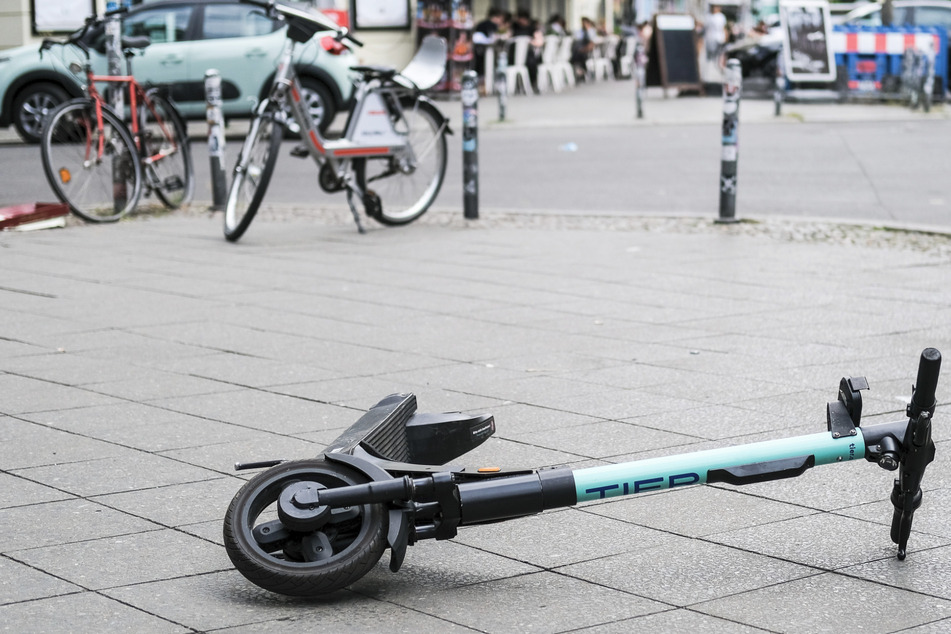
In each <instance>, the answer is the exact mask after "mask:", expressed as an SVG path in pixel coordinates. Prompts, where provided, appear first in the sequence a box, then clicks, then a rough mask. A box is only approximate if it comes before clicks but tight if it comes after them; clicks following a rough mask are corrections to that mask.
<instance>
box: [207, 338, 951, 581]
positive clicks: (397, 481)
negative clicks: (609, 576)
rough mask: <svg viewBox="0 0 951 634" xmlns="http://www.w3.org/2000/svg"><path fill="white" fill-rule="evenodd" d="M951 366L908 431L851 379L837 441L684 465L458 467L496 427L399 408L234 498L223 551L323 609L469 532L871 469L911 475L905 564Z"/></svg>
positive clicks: (902, 533)
mask: <svg viewBox="0 0 951 634" xmlns="http://www.w3.org/2000/svg"><path fill="white" fill-rule="evenodd" d="M940 367H941V353H940V352H938V350H936V349H934V348H927V349H926V350H924V352H922V353H921V358H920V360H919V365H918V377H917V380H916V382H915V385H914V387H913V389H912V396H911V402H910V403H909V404H908V407H907V411H906V413H907V416H908V420H907V421H905V420H901V421H898V422H894V423H882V424H879V425H873V426H868V427H861V426H860V422H861V417H862V394H861V391H862V390H865V389H868V383H867V382H866V380H865V379H864V378H856V377H852V378H843V379H842V380H841V382H840V383H839V393H838V399H837V400H836V401H834V402H832V403H829V404H828V406H827V410H826V417H827V427H828V429H827V431H825V432H822V433H818V434H812V435H807V436H798V437H794V438H785V439H777V440H767V441H765V442H758V443H753V444H748V445H741V446H736V447H725V448H721V449H712V450H708V451H700V452H695V453H688V454H681V455H676V456H669V457H662V458H650V459H647V460H639V461H635V462H627V463H623V464H611V465H604V466H598V467H590V468H586V469H577V470H572V469H570V468H567V467H557V468H550V469H538V470H525V471H505V470H501V469H499V468H496V467H491V468H481V469H471V468H462V467H455V466H435V465H445V464H446V463H448V462H449V461H451V460H454V459H456V458H457V457H459V456H461V455H462V454H464V453H466V452H467V451H469V450H471V449H473V448H474V447H476V446H478V445H479V444H481V443H482V442H484V441H485V440H486V439H487V438H488V437H489V436H491V435H492V433H493V432H494V431H495V422H494V420H493V418H492V416H491V415H488V414H483V415H478V416H471V415H467V414H461V413H450V414H417V413H416V397H415V396H413V395H412V394H408V395H405V394H394V395H391V396H388V397H387V398H385V399H383V400H382V401H380V402H379V403H377V404H376V405H375V406H374V407H372V408H371V409H370V410H369V411H368V412H367V413H366V414H364V415H363V416H362V417H361V418H360V419H359V420H358V421H357V422H356V423H354V424H353V425H352V426H351V427H350V428H349V429H347V431H345V432H344V433H343V434H342V435H341V436H340V437H339V438H338V439H337V440H335V441H334V442H333V443H331V445H330V446H329V447H328V448H327V449H326V450H325V452H324V453H323V455H322V456H320V457H318V458H315V459H311V460H299V461H290V462H283V461H272V462H266V463H249V464H238V465H235V468H236V469H239V470H240V469H253V468H265V467H270V468H268V469H267V471H264V472H262V473H260V474H258V475H256V476H255V477H254V478H252V479H251V480H249V481H248V482H247V483H246V484H245V485H244V486H243V487H242V488H241V490H239V491H238V493H237V495H235V497H234V499H233V500H232V502H231V505H230V507H229V508H228V512H227V514H226V516H225V522H224V541H225V547H226V549H227V551H228V555H229V556H230V558H231V561H232V562H233V563H234V565H235V567H236V568H237V569H238V570H239V571H240V572H241V574H243V575H244V576H245V577H247V578H248V579H249V580H250V581H251V582H253V583H255V584H257V585H259V586H260V587H262V588H265V589H267V590H270V591H273V592H278V593H281V594H287V595H295V596H316V595H321V594H326V593H329V592H333V591H335V590H339V589H341V588H344V587H346V586H348V585H350V584H351V583H353V582H355V581H356V580H357V579H359V578H360V577H362V576H363V575H364V574H366V573H367V572H368V571H369V570H370V569H371V568H373V567H374V566H375V565H376V563H377V561H379V559H380V557H381V556H382V555H383V551H384V550H385V549H386V548H387V547H389V548H390V551H391V553H390V570H392V571H393V572H396V571H397V570H399V568H400V565H401V564H402V563H403V558H404V556H405V555H406V548H407V546H409V545H411V544H415V543H416V542H417V541H419V540H422V539H451V538H452V537H455V535H456V530H457V528H458V527H460V526H469V525H473V524H485V523H489V522H498V521H504V520H510V519H515V518H518V517H525V516H528V515H533V514H535V513H540V512H542V511H544V510H548V509H555V508H560V507H567V506H573V505H575V504H577V503H579V502H585V501H589V500H599V499H604V498H610V497H615V496H621V495H628V494H634V493H641V492H645V491H657V490H660V489H670V488H674V487H680V486H686V485H690V484H702V483H715V482H724V483H729V484H735V485H742V484H751V483H754V482H766V481H770V480H778V479H781V478H793V477H796V476H799V475H802V474H803V473H804V472H805V471H806V470H807V469H810V468H812V467H815V466H819V465H825V464H834V463H839V462H849V461H853V460H857V459H859V458H865V460H867V461H869V462H875V463H878V465H879V466H880V467H882V468H883V469H886V470H889V471H895V470H897V471H898V478H897V479H896V480H895V483H894V487H893V489H892V493H891V501H892V504H893V505H894V507H895V510H894V514H893V517H892V526H891V539H892V541H893V542H895V543H896V544H897V545H898V558H899V559H904V558H905V553H906V547H907V543H908V536H909V533H910V532H911V523H912V518H913V516H914V513H915V510H916V509H917V508H918V507H919V506H920V505H921V498H922V494H921V480H922V478H923V476H924V473H925V468H926V467H927V466H928V464H929V463H930V462H931V461H932V460H934V454H935V445H934V442H933V441H932V439H931V417H932V415H933V414H934V410H935V405H936V404H937V403H936V401H935V388H936V387H937V383H938V372H939V370H940Z"/></svg>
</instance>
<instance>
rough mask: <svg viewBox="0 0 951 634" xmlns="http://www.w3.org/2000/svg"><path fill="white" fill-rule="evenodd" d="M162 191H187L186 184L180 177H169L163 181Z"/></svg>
mask: <svg viewBox="0 0 951 634" xmlns="http://www.w3.org/2000/svg"><path fill="white" fill-rule="evenodd" d="M162 189H164V190H166V191H170V192H175V191H181V190H183V189H185V183H184V181H182V179H181V177H180V176H168V177H166V179H165V180H164V181H162Z"/></svg>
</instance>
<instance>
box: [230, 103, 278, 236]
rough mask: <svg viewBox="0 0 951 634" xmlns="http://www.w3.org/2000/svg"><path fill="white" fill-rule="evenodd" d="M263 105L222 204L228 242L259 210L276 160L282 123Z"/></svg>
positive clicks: (240, 232)
mask: <svg viewBox="0 0 951 634" xmlns="http://www.w3.org/2000/svg"><path fill="white" fill-rule="evenodd" d="M274 115H275V113H274V111H273V110H271V109H266V110H264V112H262V113H261V115H260V116H258V117H255V118H254V120H253V121H252V122H251V129H250V130H248V137H247V139H245V142H244V147H243V148H241V154H240V155H239V156H238V164H237V165H236V166H235V168H234V177H233V179H232V181H231V189H230V190H229V191H228V202H227V204H226V205H225V237H226V238H227V239H228V240H230V241H231V242H235V241H236V240H238V239H239V238H240V237H241V236H242V235H244V232H245V231H247V229H248V226H249V225H250V224H251V221H252V220H254V214H256V213H257V212H258V207H260V206H261V201H262V200H264V193H265V192H266V191H267V185H268V183H269V182H270V180H271V174H272V173H273V172H274V165H275V164H276V163H277V153H278V150H280V147H281V139H283V138H284V127H283V126H282V125H281V124H280V123H277V122H276V121H275V120H274Z"/></svg>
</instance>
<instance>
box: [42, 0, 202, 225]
mask: <svg viewBox="0 0 951 634" xmlns="http://www.w3.org/2000/svg"><path fill="white" fill-rule="evenodd" d="M122 11H124V9H120V10H119V11H118V12H122ZM118 12H116V13H118ZM107 15H108V14H107ZM102 22H103V20H102V19H100V18H97V17H96V16H91V17H89V18H87V19H86V23H85V25H84V26H83V28H82V29H80V30H79V31H77V32H76V33H74V34H73V35H71V36H69V37H68V38H67V39H66V40H62V41H61V40H53V39H46V40H44V41H43V44H42V46H41V47H40V52H41V54H42V52H43V51H47V50H50V49H51V48H52V47H53V46H54V45H60V46H73V47H75V48H76V49H78V50H80V51H82V52H83V54H84V56H85V59H86V61H85V64H82V65H81V64H79V63H77V62H73V63H70V64H69V68H70V70H71V71H72V72H73V73H76V74H80V73H83V72H84V73H85V75H86V86H85V87H84V92H85V94H86V96H85V97H80V98H78V99H74V100H72V101H67V102H65V103H63V104H62V105H60V106H59V107H58V108H56V109H55V110H53V111H52V112H51V113H50V114H49V115H48V118H47V119H46V120H45V121H44V123H43V132H42V139H41V146H40V148H41V152H42V158H43V169H44V171H45V172H46V177H47V179H48V180H49V182H50V185H51V186H52V187H53V191H54V192H56V195H57V196H58V197H59V199H60V200H61V201H63V202H64V203H66V204H67V205H69V208H70V210H72V212H73V213H75V214H76V215H78V216H80V217H81V218H84V219H85V220H88V221H91V222H114V221H116V220H119V219H120V218H122V217H123V216H125V215H126V214H128V213H129V212H130V211H132V210H133V209H135V207H136V205H137V204H138V202H139V199H140V198H141V196H142V194H143V192H144V193H145V195H146V196H148V195H149V194H151V193H152V192H155V194H156V196H158V198H159V199H160V200H161V201H162V202H163V203H164V204H165V205H166V206H167V207H169V208H171V209H175V208H178V207H180V206H182V205H184V204H186V203H188V202H189V201H190V200H191V197H192V194H193V192H194V172H193V168H192V159H191V152H190V150H189V146H188V135H187V133H186V127H185V122H184V121H183V119H182V117H181V115H180V114H179V113H178V111H177V110H176V109H175V107H174V106H173V105H172V103H171V102H170V101H169V100H168V99H167V98H166V97H165V96H163V95H162V94H161V93H160V89H158V88H149V89H146V88H143V87H142V85H140V84H139V83H138V82H137V81H136V80H135V77H133V76H132V57H133V56H134V55H135V50H140V49H143V48H145V47H147V46H148V45H149V39H148V38H147V37H123V38H122V45H121V46H122V52H123V54H124V56H125V58H126V74H125V75H96V74H94V73H93V70H92V64H91V62H90V56H89V45H88V43H87V42H88V38H87V37H86V36H87V34H88V33H89V32H90V29H91V28H92V27H95V26H98V25H99V24H101V23H102ZM97 82H102V83H108V84H110V85H114V86H116V89H117V90H118V89H121V87H126V89H127V90H126V93H127V95H126V108H124V109H123V110H126V111H127V112H128V118H126V116H124V115H125V114H126V113H125V112H123V113H118V112H116V111H115V110H113V109H112V108H111V107H110V106H109V104H108V102H107V101H106V99H105V98H104V97H103V95H102V94H101V93H100V92H99V91H98V90H97V89H96V83H97Z"/></svg>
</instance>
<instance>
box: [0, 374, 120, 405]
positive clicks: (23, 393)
mask: <svg viewBox="0 0 951 634" xmlns="http://www.w3.org/2000/svg"><path fill="white" fill-rule="evenodd" d="M0 393H2V394H3V395H4V399H3V400H4V403H3V413H4V414H23V413H26V412H45V411H49V410H56V409H70V408H73V407H86V406H89V405H100V404H103V403H110V402H115V399H113V398H112V397H109V396H106V395H103V394H97V393H96V392H91V391H89V390H85V389H82V388H75V387H69V386H66V385H61V384H58V383H51V382H49V381H42V380H39V379H31V378H27V377H22V376H15V375H13V374H0Z"/></svg>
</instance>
